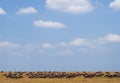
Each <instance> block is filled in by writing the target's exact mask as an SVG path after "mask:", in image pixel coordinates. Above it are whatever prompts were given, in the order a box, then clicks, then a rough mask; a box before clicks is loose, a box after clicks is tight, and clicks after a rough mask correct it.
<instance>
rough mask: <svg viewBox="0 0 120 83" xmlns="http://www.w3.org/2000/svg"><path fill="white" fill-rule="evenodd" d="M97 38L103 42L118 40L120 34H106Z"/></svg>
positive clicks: (119, 40)
mask: <svg viewBox="0 0 120 83" xmlns="http://www.w3.org/2000/svg"><path fill="white" fill-rule="evenodd" d="M99 40H100V41H104V42H120V35H117V34H108V35H107V36H105V37H102V38H99Z"/></svg>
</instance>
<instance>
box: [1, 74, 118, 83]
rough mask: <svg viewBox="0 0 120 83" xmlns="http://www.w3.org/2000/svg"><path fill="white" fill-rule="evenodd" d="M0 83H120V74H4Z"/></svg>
mask: <svg viewBox="0 0 120 83" xmlns="http://www.w3.org/2000/svg"><path fill="white" fill-rule="evenodd" d="M115 75H118V76H115ZM38 76H39V77H38ZM0 83H120V77H119V72H98V73H96V72H42V73H41V72H39V74H38V72H23V73H20V72H2V73H0Z"/></svg>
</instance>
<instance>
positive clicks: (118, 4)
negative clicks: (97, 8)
mask: <svg viewBox="0 0 120 83" xmlns="http://www.w3.org/2000/svg"><path fill="white" fill-rule="evenodd" d="M109 7H110V8H112V9H115V10H119V11H120V0H114V1H113V2H111V3H110V4H109Z"/></svg>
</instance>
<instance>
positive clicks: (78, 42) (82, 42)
mask: <svg viewBox="0 0 120 83" xmlns="http://www.w3.org/2000/svg"><path fill="white" fill-rule="evenodd" d="M85 44H86V39H81V38H77V39H75V40H73V41H71V42H70V45H72V46H81V45H85Z"/></svg>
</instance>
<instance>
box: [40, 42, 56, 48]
mask: <svg viewBox="0 0 120 83" xmlns="http://www.w3.org/2000/svg"><path fill="white" fill-rule="evenodd" d="M42 47H43V48H53V47H54V45H52V44H49V43H45V44H42Z"/></svg>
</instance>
